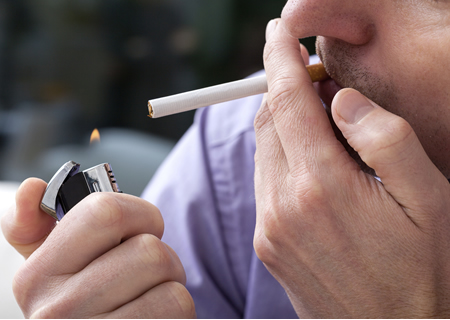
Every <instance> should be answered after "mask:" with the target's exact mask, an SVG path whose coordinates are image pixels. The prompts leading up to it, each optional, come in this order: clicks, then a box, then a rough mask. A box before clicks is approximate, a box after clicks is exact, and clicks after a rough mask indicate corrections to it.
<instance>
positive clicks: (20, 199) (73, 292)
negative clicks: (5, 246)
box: [2, 179, 195, 318]
mask: <svg viewBox="0 0 450 320" xmlns="http://www.w3.org/2000/svg"><path fill="white" fill-rule="evenodd" d="M45 187H46V184H45V182H43V181H41V180H38V179H28V180H26V181H25V182H24V183H23V184H22V185H21V187H20V188H19V190H18V191H17V196H16V206H15V208H12V209H10V211H9V212H8V214H6V215H5V216H4V217H3V219H2V229H3V232H4V234H5V237H6V239H7V240H8V241H9V242H10V243H11V244H12V245H13V246H14V247H15V248H16V249H17V250H18V251H19V253H21V254H22V255H23V256H24V257H25V258H26V259H27V260H26V262H25V263H24V265H23V266H22V267H21V268H20V269H19V271H18V272H17V274H16V276H15V278H14V284H13V289H14V293H15V296H16V299H17V301H18V303H19V305H20V307H21V308H22V311H23V312H24V315H25V316H26V317H36V318H67V317H70V318H93V317H107V318H136V317H140V318H179V317H182V318H186V317H193V316H195V310H194V305H193V301H192V298H191V296H190V295H189V293H188V291H187V290H186V288H185V287H184V284H185V281H186V278H185V273H184V269H183V267H182V265H181V263H180V260H179V259H178V257H177V255H176V254H175V252H174V251H173V250H172V249H171V248H170V247H168V246H167V245H165V244H164V243H163V242H161V240H160V238H161V236H162V233H163V228H164V225H163V220H162V217H161V215H160V213H159V211H158V209H157V208H156V207H154V206H153V205H151V204H150V203H148V202H146V201H144V200H142V199H139V198H136V197H133V196H130V195H125V194H117V193H94V194H91V195H89V196H88V197H87V198H85V199H84V200H83V201H81V202H80V203H79V204H77V205H76V206H75V207H74V208H73V209H72V210H71V211H70V212H68V214H67V215H66V216H65V217H64V219H62V220H61V221H60V223H58V224H57V225H56V226H55V220H54V219H53V218H51V217H50V216H48V215H47V214H45V213H44V212H42V211H41V210H40V209H39V203H40V200H41V197H42V195H43V192H44V190H45Z"/></svg>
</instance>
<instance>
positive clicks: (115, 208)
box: [83, 192, 125, 228]
mask: <svg viewBox="0 0 450 320" xmlns="http://www.w3.org/2000/svg"><path fill="white" fill-rule="evenodd" d="M83 201H84V205H85V206H86V207H85V209H87V210H83V212H86V214H87V216H86V219H88V220H89V223H92V224H93V226H95V227H96V228H108V227H112V226H120V225H122V224H123V220H124V218H125V210H124V208H123V207H122V205H121V203H120V201H118V200H117V198H116V196H115V194H114V193H112V192H94V193H92V194H90V195H89V196H88V197H86V198H85V200H83Z"/></svg>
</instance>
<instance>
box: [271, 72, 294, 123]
mask: <svg viewBox="0 0 450 320" xmlns="http://www.w3.org/2000/svg"><path fill="white" fill-rule="evenodd" d="M297 88H298V82H297V80H296V79H295V78H294V77H290V76H287V75H285V76H279V77H278V78H277V79H275V80H273V81H272V83H271V86H270V89H269V93H268V95H267V102H268V105H269V110H270V112H271V113H272V115H273V116H276V115H277V114H278V113H283V111H284V110H285V109H286V107H288V106H290V105H292V104H293V103H294V101H295V100H297V99H296V98H297V97H296V95H295V94H294V93H295V92H296V90H297ZM297 103H298V101H297Z"/></svg>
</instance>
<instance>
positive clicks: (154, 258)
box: [136, 234, 185, 282]
mask: <svg viewBox="0 0 450 320" xmlns="http://www.w3.org/2000/svg"><path fill="white" fill-rule="evenodd" d="M136 238H137V239H136V240H137V241H138V244H137V246H136V247H137V250H138V251H139V253H138V254H139V257H140V259H141V262H142V265H143V267H144V268H148V267H149V266H151V268H152V269H154V270H157V272H158V273H161V277H162V279H165V280H177V281H181V282H184V281H185V273H184V268H183V266H182V264H181V262H180V261H179V259H177V258H176V256H175V254H174V253H173V252H171V250H170V249H169V248H168V247H167V246H166V245H165V244H164V243H163V242H162V241H161V240H159V239H158V238H157V237H156V236H154V235H151V234H141V235H138V236H136Z"/></svg>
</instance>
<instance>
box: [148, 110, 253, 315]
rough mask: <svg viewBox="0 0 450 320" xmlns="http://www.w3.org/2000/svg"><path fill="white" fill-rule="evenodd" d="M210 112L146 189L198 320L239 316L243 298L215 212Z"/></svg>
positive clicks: (203, 113) (203, 112)
mask: <svg viewBox="0 0 450 320" xmlns="http://www.w3.org/2000/svg"><path fill="white" fill-rule="evenodd" d="M207 114H208V108H206V109H202V110H199V112H197V114H196V117H195V121H194V124H193V125H192V127H191V128H190V129H189V130H188V131H187V132H186V134H185V135H184V137H183V138H182V139H181V140H180V141H179V143H178V144H177V146H176V147H175V148H174V150H173V151H172V152H171V154H170V155H169V157H168V158H167V159H166V161H165V162H164V163H163V165H162V166H161V167H160V169H159V170H158V172H157V173H156V174H155V176H154V177H153V179H152V181H151V183H150V184H149V185H148V186H147V188H146V189H145V190H144V193H143V198H144V199H146V200H148V201H150V202H152V203H153V204H154V205H156V206H157V207H158V208H159V209H160V210H161V213H162V215H163V218H164V223H165V233H164V236H163V241H164V242H165V243H167V244H168V245H169V246H171V247H172V248H173V249H174V250H175V252H176V253H177V254H178V256H179V257H180V259H181V262H182V263H183V266H184V268H185V271H186V275H187V285H186V286H187V288H188V290H189V292H190V293H191V295H192V297H193V299H194V302H195V305H196V311H197V316H198V317H200V318H218V317H223V318H239V317H242V316H243V310H244V308H245V297H244V296H243V294H242V292H241V291H240V290H239V287H238V285H237V283H236V279H235V275H234V274H233V268H232V265H231V262H230V260H229V256H228V254H227V250H226V243H225V241H224V231H223V228H222V226H221V221H220V219H221V217H220V214H219V210H218V208H217V201H216V195H215V187H214V183H213V177H212V172H211V170H212V168H211V167H210V159H209V154H208V147H207V142H206V141H205V139H206V137H205V136H206V135H205V130H206V125H205V122H206V121H207V120H206V119H207Z"/></svg>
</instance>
